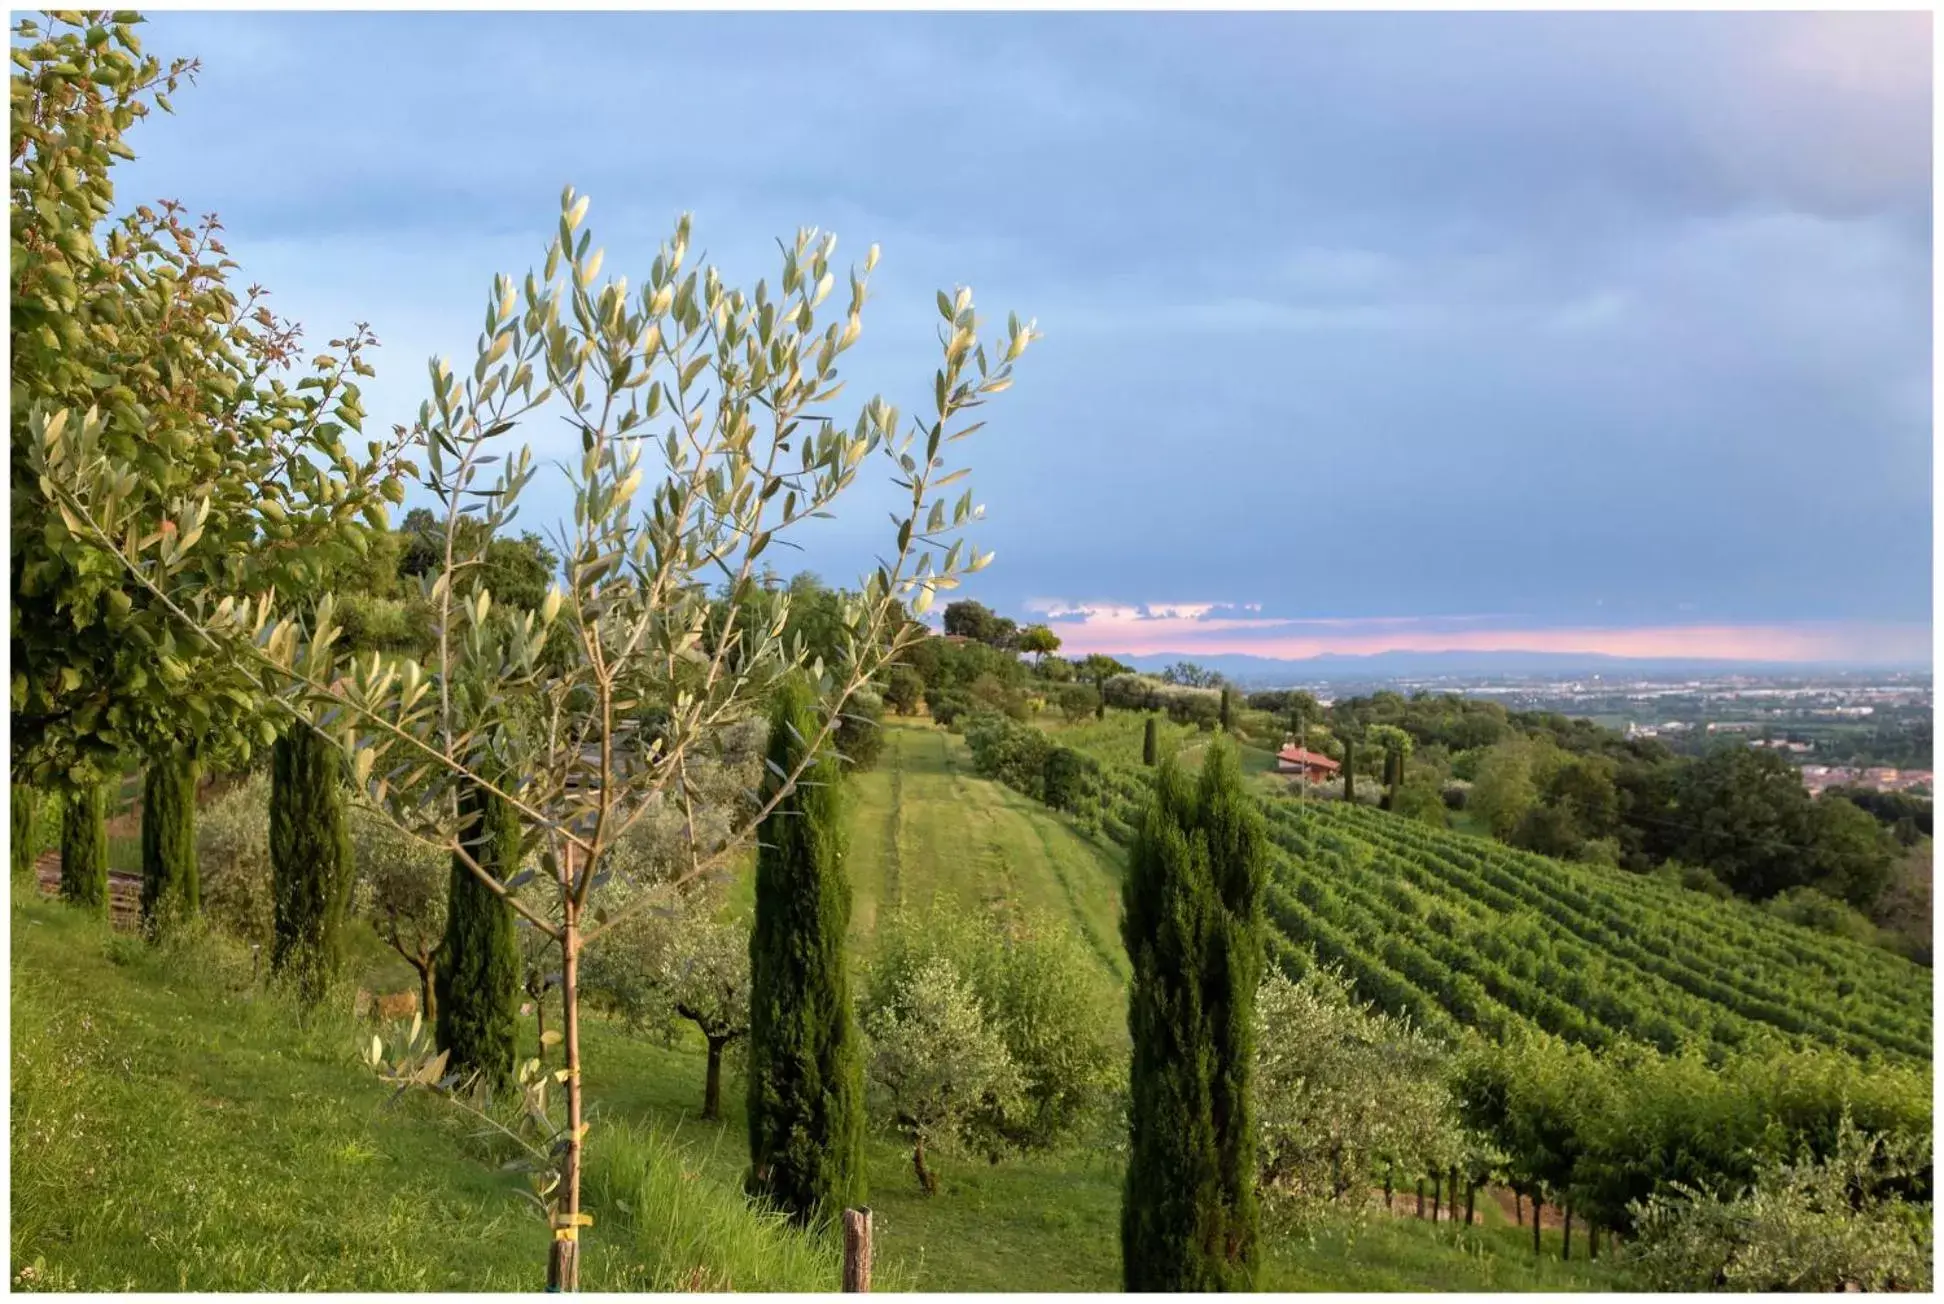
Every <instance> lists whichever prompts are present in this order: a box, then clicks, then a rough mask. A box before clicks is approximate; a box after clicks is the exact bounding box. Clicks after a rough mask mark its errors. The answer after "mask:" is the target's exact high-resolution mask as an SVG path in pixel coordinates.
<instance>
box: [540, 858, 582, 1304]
mask: <svg viewBox="0 0 1944 1304" xmlns="http://www.w3.org/2000/svg"><path fill="white" fill-rule="evenodd" d="M565 863H566V865H567V869H566V870H565V871H564V873H565V876H566V878H567V881H568V882H570V883H571V882H572V881H573V863H574V861H573V856H572V855H571V854H569V855H568V856H567V857H566V858H565ZM565 905H566V909H565V910H564V912H563V918H562V920H561V937H560V1019H561V1031H562V1033H563V1034H564V1036H563V1040H562V1042H561V1046H562V1049H563V1050H564V1051H565V1053H566V1056H567V1065H566V1068H567V1154H566V1158H565V1160H564V1162H563V1163H562V1164H561V1173H560V1185H561V1191H562V1196H561V1203H562V1204H563V1205H564V1206H565V1208H564V1209H562V1210H561V1211H560V1212H559V1213H557V1214H556V1215H555V1219H554V1221H555V1227H554V1241H553V1252H552V1254H551V1256H550V1257H549V1258H548V1260H547V1289H548V1290H550V1291H555V1290H557V1291H577V1290H579V1289H580V1222H581V1208H580V1195H581V1191H580V1185H581V1144H582V1136H583V1128H582V1124H581V1058H580V1019H579V1017H578V1011H577V1010H576V1009H575V1006H576V1005H577V1004H578V997H579V995H580V909H579V907H578V906H576V905H575V904H574V902H573V900H572V898H571V897H570V898H569V899H568V900H567V902H566V903H565Z"/></svg>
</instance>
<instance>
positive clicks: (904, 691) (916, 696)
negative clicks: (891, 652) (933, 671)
mask: <svg viewBox="0 0 1944 1304" xmlns="http://www.w3.org/2000/svg"><path fill="white" fill-rule="evenodd" d="M924 696H925V681H924V680H923V679H922V678H920V677H919V674H918V672H917V671H916V670H913V669H912V668H911V667H910V666H893V667H892V668H891V673H890V674H888V675H886V676H885V678H884V704H885V705H886V706H888V707H890V708H891V709H892V710H893V711H896V712H897V713H898V714H899V715H916V714H917V713H918V704H919V702H921V701H923V700H924Z"/></svg>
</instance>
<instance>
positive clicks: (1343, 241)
mask: <svg viewBox="0 0 1944 1304" xmlns="http://www.w3.org/2000/svg"><path fill="white" fill-rule="evenodd" d="M1929 23H1930V19H1929V16H1928V15H1922V14H1918V15H1894V16H1876V17H1871V16H1851V15H1835V16H1832V15H1811V14H1777V15H1756V14H1736V15H1675V14H1634V15H1594V14H1567V15H1537V14H1534V15H1494V16H1480V15H1459V14H1448V15H1446V14H1416V15H1382V14H1361V15H1325V14H1250V15H1209V16H1200V15H1180V14H1173V15H1170V14H1135V15H1107V14H1093V15H1085V14H1065V15H1035V14H1007V15H1002V14H993V15H971V14H960V15H898V14H813V13H799V14H780V15H777V14H772V15H758V14H736V15H707V14H579V15H566V14H556V15H547V16H540V15H529V14H514V13H501V14H490V15H478V14H417V15H387V14H265V15H251V14H242V13H222V14H187V13H173V14H162V15H158V16H156V17H155V19H154V20H153V21H152V22H151V23H150V25H149V27H148V29H147V33H146V36H145V40H146V43H147V45H148V46H149V47H150V48H151V49H152V50H154V51H155V52H157V53H162V54H176V53H182V54H194V55H197V56H199V57H200V58H201V59H202V61H203V64H204V72H203V75H202V77H201V79H200V82H199V84H198V85H197V86H195V87H193V88H187V89H185V90H184V91H183V93H182V94H180V95H179V96H178V97H177V113H176V114H175V116H174V117H172V118H170V117H156V118H152V119H151V120H150V121H149V122H148V123H146V124H144V125H143V126H141V127H140V128H139V129H138V135H137V136H136V138H135V141H134V143H135V145H136V148H137V150H138V153H140V155H141V158H140V160H139V161H138V162H137V163H135V164H133V165H130V166H129V167H128V168H126V169H125V173H124V175H123V177H122V179H121V181H120V183H119V194H120V198H121V200H122V201H123V202H124V203H133V202H136V201H138V200H146V199H152V198H157V197H163V196H167V197H173V198H177V199H180V200H182V201H183V202H184V203H185V204H187V205H188V206H189V208H190V209H191V211H194V212H202V211H206V210H215V211H217V212H219V213H221V214H222V216H223V219H224V221H225V223H226V224H227V226H228V228H229V236H230V240H229V244H230V248H231V251H232V254H233V255H234V256H235V257H237V259H238V260H239V261H240V262H241V263H242V265H243V268H244V271H245V274H246V276H247V277H248V278H249V279H254V280H258V281H261V282H263V283H264V284H266V285H268V286H269V287H271V288H272V290H273V291H274V292H275V298H274V300H273V302H274V304H275V305H276V306H277V307H278V309H279V310H280V311H281V312H283V313H285V314H288V315H291V316H295V317H297V318H298V319H300V320H302V321H303V322H304V323H306V325H307V327H308V328H309V330H310V332H311V334H312V336H313V337H314V338H315V339H316V340H317V341H318V342H319V343H321V342H322V341H323V340H324V339H325V338H328V337H329V336H330V335H331V334H334V333H337V332H338V331H340V330H341V329H342V328H344V327H345V326H346V325H348V323H350V322H351V321H353V320H359V319H362V320H367V321H369V322H370V323H371V324H372V326H373V328H374V330H375V331H376V332H377V334H378V336H379V338H380V340H381V341H382V342H383V345H384V348H383V349H382V350H381V351H380V353H379V354H378V355H377V356H376V358H375V359H374V360H375V361H376V362H377V364H378V367H379V371H380V375H379V378H378V380H377V381H376V382H374V383H372V384H371V385H370V386H369V387H368V392H367V407H368V408H369V410H370V411H371V413H372V417H373V420H374V421H375V422H376V423H378V424H379V425H380V426H381V427H385V426H389V424H390V423H391V422H393V421H408V420H409V419H410V416H411V414H412V413H413V412H414V411H415V410H416V408H417V405H418V402H419V400H420V398H421V397H423V391H424V380H423V378H424V375H425V367H424V364H425V360H426V358H427V357H428V356H430V355H432V354H445V355H448V356H451V357H453V358H454V359H455V361H459V360H462V359H463V360H470V356H471V354H470V350H471V348H472V345H473V339H474V336H475V334H476V332H477V330H478V325H477V323H478V319H479V315H480V305H481V303H482V301H483V298H484V295H485V292H486V289H487V286H488V285H489V283H490V281H491V278H492V276H493V275H494V273H496V272H502V271H505V272H513V273H520V272H523V271H524V270H526V269H527V268H528V267H530V266H534V265H536V264H537V263H538V261H539V259H540V257H541V255H542V254H543V253H544V249H545V244H546V241H547V239H548V237H549V235H550V232H551V228H552V224H553V220H554V217H555V215H556V213H557V204H558V196H559V192H560V189H561V187H562V186H563V185H564V184H568V183H571V184H573V185H575V186H576V187H577V188H579V189H580V190H581V191H583V192H585V193H588V194H590V195H591V196H592V200H593V203H592V208H591V211H590V214H589V218H588V220H589V224H590V226H591V227H592V229H593V230H594V232H595V239H596V240H597V241H598V242H600V243H601V244H603V245H604V246H605V247H606V249H607V259H606V264H605V268H606V271H607V272H608V273H620V274H627V275H630V276H631V277H632V279H633V280H634V281H635V282H637V283H638V282H639V281H641V280H642V279H644V277H645V270H646V263H647V260H649V259H651V258H652V256H653V252H654V249H655V246H656V244H657V243H658V242H659V241H660V240H661V239H662V238H664V237H665V236H666V234H667V232H668V231H669V230H670V228H671V227H672V224H673V221H674V219H675V217H676V215H677V214H678V213H680V212H682V211H684V210H690V211H693V212H694V214H695V220H696V232H697V243H698V245H699V246H701V247H702V248H703V249H705V250H706V251H707V252H708V254H709V255H710V256H711V258H712V259H713V261H715V262H717V263H718V264H719V265H720V266H721V267H722V268H723V270H724V271H725V273H726V274H728V275H729V276H731V277H732V278H733V279H735V280H737V281H738V282H742V283H753V282H754V281H755V279H756V278H757V277H758V276H765V275H767V276H770V277H771V279H772V280H773V279H774V278H775V266H774V264H775V252H774V246H773V244H772V241H773V239H774V238H775V237H777V236H786V235H788V234H790V233H791V232H793V231H794V230H795V228H796V227H798V226H800V225H816V226H820V227H823V228H826V229H830V230H835V231H836V232H837V233H838V234H839V236H840V237H841V240H842V243H841V245H840V255H843V254H849V255H854V256H858V255H861V253H862V251H863V250H864V248H865V247H867V246H868V245H869V244H870V243H872V242H877V243H878V244H880V245H881V246H882V248H883V253H884V261H883V264H882V266H881V267H880V269H879V272H878V274H877V276H876V277H875V278H874V280H873V292H874V299H873V302H872V304H871V306H870V307H869V308H867V310H866V317H865V334H864V338H863V341H862V343H860V345H859V347H858V349H857V350H856V352H855V353H854V355H853V356H854V357H855V358H856V359H857V361H856V362H855V363H854V364H853V365H852V367H851V368H850V375H851V377H852V387H851V389H850V390H849V396H850V397H852V398H854V399H857V400H860V401H861V399H862V398H863V397H864V395H866V394H868V393H869V392H872V391H882V392H883V393H884V394H885V395H886V397H888V398H890V399H891V400H892V401H894V402H898V403H900V404H902V405H903V406H905V407H906V408H907V409H914V408H916V407H918V405H919V403H920V402H921V401H922V398H923V395H924V394H925V392H926V390H927V389H928V387H929V377H930V374H931V368H932V365H933V362H932V358H933V354H934V352H935V342H934V339H933V335H932V330H933V327H932V321H933V320H935V317H934V314H933V310H932V308H931V301H932V292H933V291H934V290H935V289H937V288H939V287H941V286H943V287H951V286H954V285H956V284H960V283H965V284H970V285H971V286H972V287H973V288H974V289H975V291H976V292H977V295H978V299H979V302H980V304H981V306H982V308H983V309H984V310H985V312H986V313H987V314H988V316H989V317H991V318H992V319H993V320H994V321H1003V319H1004V314H1005V313H1006V312H1007V311H1008V310H1017V311H1019V312H1020V313H1021V314H1022V316H1031V317H1035V318H1037V319H1038V321H1039V324H1040V327H1041V329H1042V330H1043V332H1044V334H1045V338H1044V339H1043V340H1042V341H1041V342H1040V343H1039V344H1037V345H1036V346H1035V347H1034V348H1033V350H1032V351H1031V352H1030V353H1029V354H1028V356H1027V358H1026V359H1025V360H1024V362H1023V363H1022V364H1021V367H1020V371H1019V380H1018V384H1017V385H1016V386H1015V387H1014V389H1013V390H1012V391H1011V392H1009V393H1007V394H1005V395H1003V396H1002V397H1001V398H1000V399H999V400H998V401H997V402H995V403H994V405H993V407H992V409H991V410H990V413H989V415H990V416H991V418H992V422H991V425H990V426H989V427H988V430H987V432H986V433H985V434H983V435H981V436H980V438H979V439H978V440H977V441H975V443H974V445H973V447H974V449H975V450H976V451H975V456H974V461H975V467H976V469H975V473H974V477H973V483H974V485H975V486H976V489H977V496H978V497H979V499H980V500H981V501H983V502H984V503H985V504H986V507H987V517H988V519H987V523H986V524H985V525H984V526H983V527H982V528H981V532H980V534H979V543H980V545H981V546H982V547H988V548H992V549H995V550H996V552H997V554H998V557H997V561H996V562H995V563H994V565H993V567H992V568H991V570H990V571H988V572H986V573H985V574H983V575H981V576H978V577H976V578H975V579H974V581H972V583H971V585H970V586H968V592H969V593H970V595H971V596H976V597H978V598H981V599H982V600H984V601H986V602H988V603H990V604H991V605H993V606H995V607H997V608H999V609H1000V610H1002V611H1004V612H1006V613H1008V614H1011V615H1014V616H1018V617H1022V618H1025V617H1029V616H1032V615H1034V614H1035V613H1038V614H1042V615H1049V616H1051V617H1052V618H1054V619H1055V621H1056V624H1057V627H1058V628H1060V629H1061V631H1062V633H1063V634H1065V635H1066V636H1067V638H1068V643H1069V645H1070V647H1073V648H1076V649H1078V648H1093V647H1099V648H1112V649H1119V650H1124V651H1128V652H1142V651H1149V652H1158V651H1183V652H1198V651H1199V652H1208V653H1213V652H1218V651H1236V652H1257V653H1260V654H1264V655H1306V654H1308V653H1310V652H1316V651H1327V650H1343V651H1375V650H1381V649H1382V648H1384V647H1393V646H1394V647H1407V648H1416V649H1424V648H1429V647H1438V646H1449V647H1465V648H1472V649H1477V648H1481V647H1488V646H1489V647H1527V648H1536V649H1541V650H1571V651H1601V650H1628V651H1635V652H1641V653H1643V654H1649V655H1652V654H1668V655H1673V654H1682V655H1707V654H1709V653H1710V652H1711V651H1712V652H1717V653H1720V654H1723V655H1736V656H1746V655H1749V654H1750V653H1751V652H1752V653H1755V654H1760V653H1762V652H1763V651H1764V650H1768V651H1771V652H1773V654H1774V655H1777V656H1791V657H1793V656H1800V657H1803V658H1812V657H1815V658H1820V657H1825V656H1834V657H1840V658H1843V659H1857V660H1868V659H1879V660H1909V659H1913V658H1914V659H1920V660H1925V661H1928V658H1929V647H1930V634H1929V624H1930V616H1931V612H1930V593H1931V533H1930V521H1931V497H1930V495H1931V424H1930V410H1931V404H1930V392H1931V375H1930V359H1931V340H1930V287H1931V249H1930V224H1931V174H1930V167H1931V163H1930V159H1931V141H1930V122H1931V109H1930V94H1931V90H1930V78H1931V67H1930V49H1931V39H1930V30H1929ZM532 439H533V442H534V443H535V445H536V447H537V448H538V449H540V450H543V451H544V450H546V449H548V448H549V447H552V446H553V445H554V444H555V443H556V442H557V439H558V435H557V432H556V431H555V430H553V429H548V428H536V429H535V430H534V431H533V432H532ZM530 497H531V499H532V502H531V506H530V507H529V508H528V510H527V513H526V516H525V518H524V519H525V520H527V521H536V520H539V519H544V518H547V517H549V516H551V515H553V514H555V513H556V512H557V511H558V510H559V507H558V504H559V502H560V501H561V500H560V499H559V497H558V496H552V497H549V496H548V495H546V494H545V493H544V492H543V490H542V488H541V487H538V486H536V488H535V490H533V491H532V492H531V494H530ZM882 501H885V500H884V499H882V498H881V497H880V496H878V495H877V494H876V493H875V491H873V492H872V493H868V494H864V495H861V496H860V497H859V498H858V500H857V501H856V502H855V503H854V504H852V510H849V511H847V512H846V513H845V514H844V517H843V519H842V520H840V521H839V522H837V523H835V524H833V525H831V526H829V527H826V528H823V529H822V530H821V531H820V533H819V534H818V535H816V536H815V537H813V538H810V539H808V540H807V541H806V542H807V543H808V545H809V546H808V552H807V554H806V556H807V560H808V562H809V563H810V564H812V565H814V566H815V567H816V568H817V569H819V570H821V571H822V572H824V573H825V574H826V576H827V577H829V578H832V579H839V580H847V579H848V578H849V577H851V576H852V575H853V574H854V573H855V572H856V570H857V569H858V567H859V566H860V565H861V564H862V563H863V561H864V560H865V559H866V557H867V555H868V552H869V549H870V547H871V546H872V545H875V544H877V543H878V542H879V540H878V538H877V536H878V534H879V533H880V532H881V531H882V523H883V521H884V519H885V518H884V516H883V514H882V513H881V512H879V511H877V510H876V507H877V506H878V504H879V503H880V502H882Z"/></svg>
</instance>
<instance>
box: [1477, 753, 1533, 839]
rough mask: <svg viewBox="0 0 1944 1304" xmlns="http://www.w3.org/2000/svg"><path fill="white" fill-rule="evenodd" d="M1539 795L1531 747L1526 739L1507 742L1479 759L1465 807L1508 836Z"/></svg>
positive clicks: (1496, 832)
mask: <svg viewBox="0 0 1944 1304" xmlns="http://www.w3.org/2000/svg"><path fill="white" fill-rule="evenodd" d="M1538 799H1539V790H1538V788H1537V787H1536V786H1535V785H1534V783H1533V781H1532V749H1531V747H1530V746H1529V745H1528V744H1526V743H1524V742H1503V743H1499V744H1498V745H1497V746H1495V747H1493V748H1492V749H1491V750H1490V751H1488V752H1486V753H1485V755H1484V757H1483V758H1481V759H1480V761H1479V762H1478V772H1477V775H1476V777H1474V778H1473V779H1472V788H1471V796H1470V798H1468V799H1467V801H1466V803H1465V809H1466V810H1468V811H1471V812H1472V813H1474V814H1476V815H1477V816H1478V817H1479V819H1481V820H1483V821H1484V823H1485V827H1486V828H1488V829H1490V830H1491V831H1492V836H1493V837H1496V838H1500V839H1508V838H1510V837H1511V836H1512V834H1513V832H1514V831H1515V830H1516V829H1517V828H1518V827H1519V824H1520V821H1522V820H1524V819H1525V817H1526V812H1527V811H1529V810H1530V809H1531V808H1532V806H1533V804H1534V803H1535V802H1537V801H1538Z"/></svg>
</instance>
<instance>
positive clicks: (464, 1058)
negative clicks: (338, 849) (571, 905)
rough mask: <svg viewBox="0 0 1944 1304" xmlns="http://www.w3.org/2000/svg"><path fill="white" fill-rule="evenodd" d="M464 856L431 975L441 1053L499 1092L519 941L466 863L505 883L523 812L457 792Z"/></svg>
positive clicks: (502, 902) (516, 987) (514, 860)
mask: <svg viewBox="0 0 1944 1304" xmlns="http://www.w3.org/2000/svg"><path fill="white" fill-rule="evenodd" d="M459 821H460V827H461V828H462V829H464V830H465V839H466V840H465V855H464V856H463V857H462V856H461V855H460V854H459V853H458V852H454V853H453V857H452V877H451V882H450V885H449V886H448V887H447V889H446V892H447V896H446V902H447V904H446V919H445V940H444V941H443V942H442V943H441V944H440V946H439V954H438V970H437V976H436V978H435V980H434V991H435V992H436V993H437V1003H438V1019H437V1022H436V1023H435V1025H434V1027H435V1029H436V1034H437V1042H438V1047H439V1049H440V1050H442V1051H445V1052H446V1055H447V1060H446V1062H447V1064H448V1065H449V1066H450V1067H451V1068H452V1069H453V1070H455V1071H457V1072H460V1073H465V1074H475V1073H476V1074H478V1075H479V1078H480V1080H481V1081H482V1082H484V1083H485V1085H486V1086H487V1087H488V1088H490V1089H492V1090H495V1091H498V1090H504V1089H505V1088H506V1086H507V1085H508V1084H509V1083H510V1082H511V1081H512V1077H513V1059H514V1041H515V1021H516V1019H517V1018H518V1014H519V1001H520V977H521V974H520V946H519V941H518V939H517V938H516V937H515V936H514V927H513V910H512V908H511V907H510V906H508V905H507V903H506V899H505V898H504V897H502V896H501V895H500V894H499V893H497V892H495V891H493V889H492V888H490V887H488V886H487V885H486V884H485V883H484V882H482V881H481V880H480V878H479V875H478V874H476V873H474V871H473V869H472V867H471V866H469V865H468V864H467V863H466V860H467V859H470V860H471V861H472V863H473V865H477V866H478V868H479V869H480V870H482V871H484V872H485V873H486V874H489V875H491V876H492V877H493V878H494V879H495V880H497V881H499V882H501V883H504V882H507V881H508V880H509V879H512V878H513V877H514V876H515V875H516V874H517V873H518V872H519V869H520V817H519V814H518V812H516V811H515V810H514V809H513V805H512V803H511V802H509V801H507V800H506V798H504V797H502V796H500V795H499V794H498V793H494V792H490V791H487V790H486V789H484V788H482V787H480V786H478V785H475V784H468V785H466V786H465V787H463V788H461V789H460V794H459Z"/></svg>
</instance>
